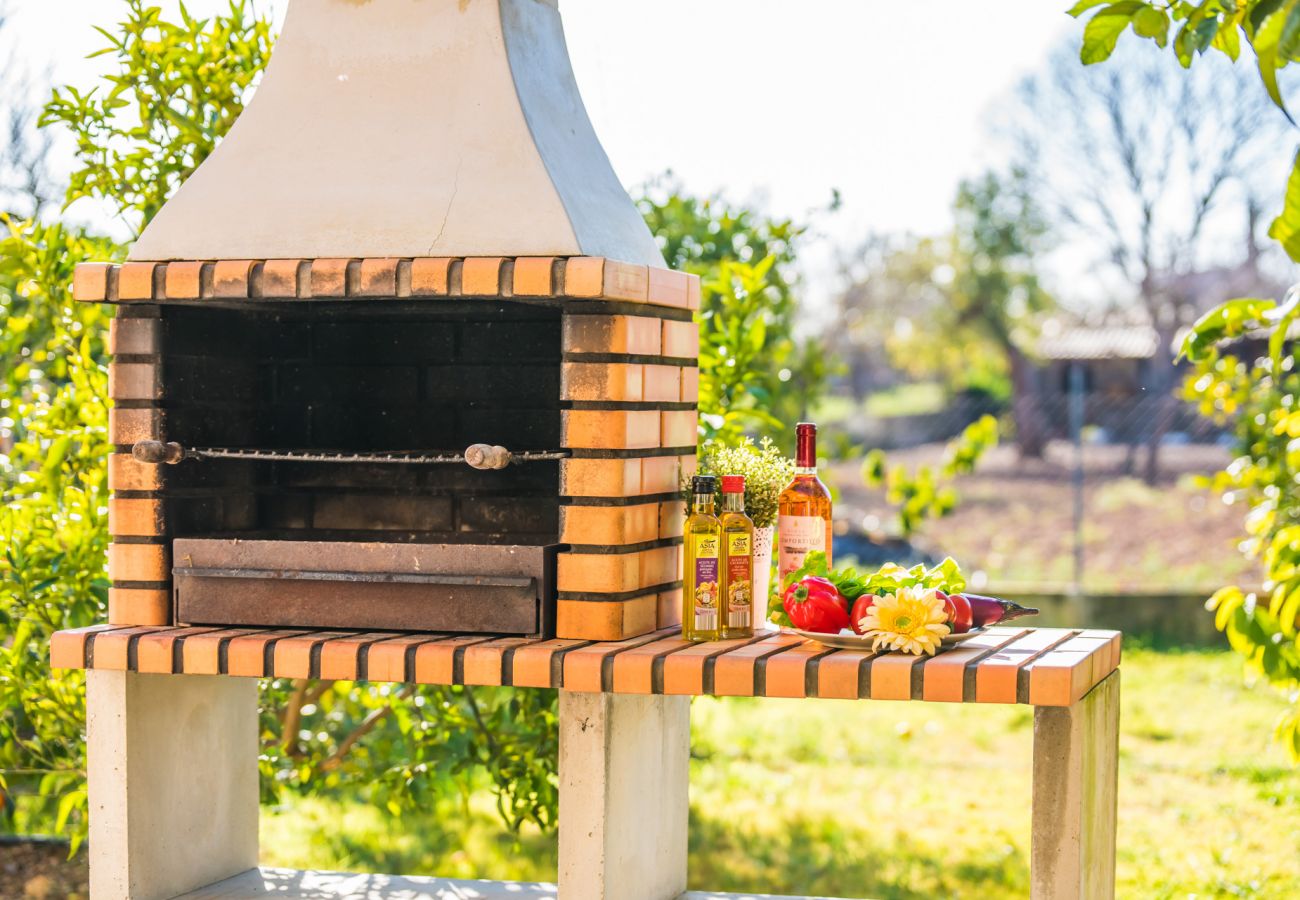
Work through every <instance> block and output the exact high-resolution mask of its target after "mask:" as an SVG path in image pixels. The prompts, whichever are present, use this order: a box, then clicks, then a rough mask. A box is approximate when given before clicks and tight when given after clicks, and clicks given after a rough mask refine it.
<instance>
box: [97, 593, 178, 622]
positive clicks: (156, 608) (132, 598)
mask: <svg viewBox="0 0 1300 900" xmlns="http://www.w3.org/2000/svg"><path fill="white" fill-rule="evenodd" d="M108 621H109V622H111V623H112V624H114V625H169V624H171V621H172V603H171V591H169V590H165V589H161V588H119V587H111V588H109V589H108Z"/></svg>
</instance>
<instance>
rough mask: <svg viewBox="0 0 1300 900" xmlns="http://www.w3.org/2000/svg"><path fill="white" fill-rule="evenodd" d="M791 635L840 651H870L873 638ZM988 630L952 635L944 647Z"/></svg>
mask: <svg viewBox="0 0 1300 900" xmlns="http://www.w3.org/2000/svg"><path fill="white" fill-rule="evenodd" d="M789 630H790V633H791V634H797V635H799V636H800V637H805V638H808V639H809V640H814V641H816V642H817V643H819V644H824V645H826V646H827V647H835V648H837V649H840V650H870V649H871V642H872V640H873V639H872V638H869V637H863V636H862V635H860V634H854V633H853V632H851V631H842V632H840V633H839V634H822V633H821V632H818V631H800V630H799V629H797V628H791V629H789ZM987 630H988V629H986V628H976V629H973V630H971V631H967V632H966V633H965V634H950V635H948V636H947V637H945V638H944V639H943V646H945V647H952V646H955V645H957V644H960V643H961V642H962V641H968V640H970V639H971V638H973V637H975V636H976V635H978V634H983V633H984V632H985V631H987Z"/></svg>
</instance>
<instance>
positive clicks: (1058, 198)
mask: <svg viewBox="0 0 1300 900" xmlns="http://www.w3.org/2000/svg"><path fill="white" fill-rule="evenodd" d="M1249 77H1250V76H1249V75H1248V74H1247V73H1244V72H1243V71H1242V69H1241V68H1240V67H1236V66H1233V65H1231V64H1228V63H1227V62H1220V61H1218V60H1214V61H1211V63H1210V64H1207V65H1203V66H1201V67H1198V68H1197V69H1196V70H1195V71H1193V72H1190V73H1184V72H1182V71H1180V69H1179V67H1178V64H1177V63H1176V62H1175V61H1173V60H1172V59H1167V58H1164V57H1162V56H1160V55H1158V54H1150V53H1144V52H1141V50H1140V48H1136V47H1134V48H1129V49H1124V48H1120V49H1119V50H1118V52H1117V53H1116V54H1115V57H1114V59H1113V60H1112V62H1111V64H1110V65H1107V66H1105V67H1096V68H1088V67H1084V66H1081V65H1079V60H1078V54H1077V47H1076V45H1075V44H1074V42H1073V41H1071V42H1068V43H1067V44H1064V45H1062V46H1060V47H1059V48H1058V49H1057V50H1055V51H1054V52H1053V53H1052V55H1051V56H1050V57H1049V59H1048V62H1047V65H1046V67H1045V68H1044V69H1043V70H1042V71H1041V72H1039V73H1037V74H1035V75H1032V76H1030V77H1029V78H1027V79H1026V80H1025V81H1024V82H1023V83H1022V84H1021V86H1020V88H1019V90H1018V91H1017V94H1016V97H1015V103H1013V104H1012V105H1011V106H1009V107H1008V109H1007V111H1006V114H1005V118H1004V119H1003V120H1002V121H1000V122H999V123H998V127H999V129H1000V130H1001V132H1002V134H1003V137H1004V141H1005V143H1006V145H1007V147H1008V148H1009V152H1010V153H1011V158H1012V160H1013V165H1014V166H1015V167H1016V168H1017V170H1018V171H1020V172H1022V173H1024V179H1025V189H1026V190H1027V191H1029V192H1031V193H1032V194H1033V196H1034V197H1035V198H1036V199H1037V202H1038V204H1039V206H1040V209H1041V210H1042V216H1043V220H1044V224H1045V225H1046V226H1047V227H1049V228H1051V229H1052V230H1053V231H1054V232H1055V234H1056V235H1058V239H1059V241H1060V242H1061V243H1062V244H1063V245H1068V246H1069V247H1070V250H1071V252H1073V253H1076V254H1086V256H1087V263H1088V265H1090V266H1092V267H1094V269H1095V272H1094V278H1095V279H1096V286H1095V287H1094V288H1093V289H1094V290H1099V291H1100V292H1101V293H1100V294H1099V296H1097V297H1094V298H1092V299H1093V301H1094V302H1095V303H1097V304H1099V305H1101V306H1103V307H1110V308H1111V309H1119V310H1123V311H1124V312H1125V318H1126V320H1127V321H1129V322H1133V323H1140V324H1143V325H1149V326H1150V327H1152V328H1153V329H1154V332H1155V338H1156V341H1155V345H1156V346H1155V353H1154V355H1153V356H1151V358H1150V359H1149V361H1148V363H1147V365H1146V367H1145V373H1144V377H1143V385H1142V387H1143V389H1144V390H1146V391H1147V392H1148V395H1149V396H1151V397H1153V398H1157V402H1156V403H1154V404H1153V409H1152V411H1151V416H1152V418H1153V427H1152V428H1150V429H1149V430H1148V434H1147V441H1146V443H1147V454H1146V461H1145V472H1144V474H1145V477H1146V479H1147V481H1148V482H1154V480H1155V478H1156V475H1157V473H1158V467H1159V455H1158V454H1159V448H1160V445H1161V443H1162V441H1163V439H1164V437H1165V435H1166V433H1167V432H1168V430H1169V427H1170V424H1171V422H1172V420H1173V415H1174V413H1175V411H1176V409H1177V400H1176V399H1175V398H1174V397H1173V391H1174V387H1175V381H1176V374H1175V371H1174V354H1175V352H1176V341H1177V337H1178V334H1179V331H1180V330H1181V329H1183V328H1186V327H1187V326H1188V325H1190V324H1191V323H1192V322H1193V321H1195V319H1196V318H1197V317H1198V316H1200V315H1201V314H1202V313H1204V312H1206V311H1207V310H1208V309H1209V308H1210V307H1211V306H1213V305H1214V304H1215V303H1217V302H1219V301H1220V300H1222V299H1223V298H1224V297H1228V296H1236V295H1242V294H1253V293H1257V292H1261V291H1265V290H1268V289H1273V288H1276V287H1277V283H1276V281H1274V280H1272V279H1271V278H1270V277H1269V274H1268V272H1267V271H1266V269H1265V266H1264V261H1263V260H1262V258H1261V253H1260V247H1259V237H1260V234H1259V224H1260V223H1259V210H1260V209H1261V208H1262V206H1263V200H1262V198H1263V197H1264V196H1265V192H1266V191H1267V190H1268V171H1269V166H1268V165H1266V163H1267V161H1268V160H1269V158H1270V156H1271V155H1272V151H1273V148H1274V147H1275V146H1276V141H1277V139H1278V136H1279V128H1278V123H1279V121H1280V117H1276V116H1270V115H1268V114H1267V113H1268V99H1267V97H1266V96H1265V95H1264V93H1263V92H1262V91H1260V90H1259V89H1258V88H1257V86H1255V85H1253V84H1251V83H1250V81H1249Z"/></svg>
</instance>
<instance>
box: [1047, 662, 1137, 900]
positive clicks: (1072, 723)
mask: <svg viewBox="0 0 1300 900" xmlns="http://www.w3.org/2000/svg"><path fill="white" fill-rule="evenodd" d="M1118 763H1119V672H1118V671H1116V672H1115V673H1114V674H1112V675H1111V676H1110V677H1109V678H1107V679H1106V680H1105V681H1103V682H1102V683H1101V684H1099V685H1097V686H1096V687H1095V688H1093V689H1092V691H1091V692H1090V693H1089V694H1088V696H1086V697H1084V698H1083V699H1082V700H1080V701H1079V702H1078V703H1076V704H1075V705H1074V706H1070V707H1060V706H1040V707H1037V708H1036V709H1035V710H1034V819H1033V836H1032V849H1031V859H1030V870H1031V880H1032V883H1033V889H1032V896H1033V898H1034V900H1067V898H1069V900H1076V898H1081V900H1111V898H1113V897H1114V896H1115V825H1116V782H1117V775H1118Z"/></svg>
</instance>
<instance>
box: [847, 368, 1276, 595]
mask: <svg viewBox="0 0 1300 900" xmlns="http://www.w3.org/2000/svg"><path fill="white" fill-rule="evenodd" d="M1065 388H1066V390H1062V391H1059V392H1057V393H1048V394H1045V395H1043V396H1040V397H1038V398H1036V399H1035V411H1036V413H1037V415H1038V423H1039V426H1040V428H1041V430H1042V432H1043V433H1044V434H1045V441H1044V446H1043V447H1042V452H1041V454H1031V455H1026V454H1022V453H1021V452H1020V450H1019V448H1018V447H1017V441H1016V434H1015V417H1014V416H1013V415H1012V412H1011V409H1010V405H1009V404H997V403H994V402H991V401H988V400H986V399H982V398H959V399H957V400H955V401H954V402H953V403H951V404H950V405H949V406H948V407H946V408H945V409H943V410H940V411H936V412H932V413H925V414H922V415H917V416H900V417H892V418H873V417H871V416H868V415H866V414H865V413H863V414H861V415H854V416H849V417H846V418H845V419H844V420H843V421H841V422H838V423H834V424H831V425H830V428H829V429H828V430H831V431H833V432H834V433H837V434H840V435H842V436H843V438H844V445H845V446H851V447H852V450H849V451H848V452H847V453H846V454H845V458H844V459H843V460H842V461H840V462H839V463H837V464H835V465H833V466H832V477H833V481H834V483H835V487H836V488H837V489H838V490H839V492H840V505H839V507H837V509H840V510H841V515H840V518H841V522H840V529H841V532H842V533H843V535H844V536H843V544H844V546H846V547H854V548H855V550H856V551H860V552H855V553H854V555H856V556H859V557H863V556H865V555H866V554H867V553H870V552H872V550H871V548H870V547H869V546H868V544H867V540H868V536H869V540H870V541H871V542H874V543H876V544H880V543H881V542H882V541H884V542H886V546H885V547H883V548H881V549H880V551H879V552H880V553H883V554H885V555H891V554H892V555H898V554H906V553H913V554H916V555H920V554H928V555H929V556H931V557H933V556H942V555H943V554H946V553H950V554H953V555H956V556H957V557H958V559H959V560H961V561H962V563H963V566H968V565H969V566H970V567H971V568H972V569H974V570H976V571H979V572H980V573H981V577H982V578H984V579H987V584H988V586H990V587H1003V588H1008V589H1009V587H1010V586H1012V585H1014V586H1015V587H1017V588H1023V589H1034V590H1037V589H1051V590H1060V591H1062V592H1066V593H1094V594H1095V593H1099V592H1120V593H1123V592H1126V591H1131V592H1135V593H1136V592H1139V591H1140V592H1143V593H1147V592H1150V591H1152V590H1173V591H1183V590H1186V591H1190V592H1197V593H1199V592H1204V591H1207V590H1212V589H1213V588H1215V587H1217V586H1219V585H1221V584H1224V583H1228V582H1231V581H1245V582H1246V583H1252V581H1251V579H1253V578H1257V576H1256V575H1254V574H1253V573H1254V571H1255V568H1254V567H1253V566H1252V565H1251V564H1250V563H1249V562H1248V561H1245V560H1244V559H1243V558H1242V556H1241V554H1240V552H1239V551H1238V549H1237V546H1236V545H1237V543H1238V542H1239V541H1240V540H1241V538H1242V537H1243V536H1244V532H1243V531H1242V516H1243V514H1244V510H1240V509H1234V508H1231V507H1229V506H1225V504H1224V503H1223V501H1222V498H1219V497H1216V496H1214V495H1212V494H1211V493H1210V492H1209V491H1208V490H1206V489H1205V488H1204V487H1201V486H1198V485H1197V483H1196V479H1197V476H1210V475H1212V474H1213V473H1214V472H1215V471H1216V470H1218V469H1220V468H1222V467H1223V466H1225V465H1227V464H1228V463H1229V462H1230V460H1231V456H1232V453H1231V435H1230V431H1229V428H1228V427H1227V426H1226V425H1225V424H1224V423H1217V422H1212V421H1209V420H1207V419H1205V418H1203V417H1201V416H1199V415H1198V414H1197V413H1196V412H1195V410H1194V409H1193V408H1192V407H1191V406H1189V405H1188V404H1186V403H1183V402H1182V401H1180V400H1179V399H1177V398H1176V397H1173V396H1163V397H1157V396H1152V395H1149V394H1145V393H1140V392H1139V393H1136V394H1130V395H1117V394H1114V393H1104V392H1100V391H1093V390H1088V385H1087V384H1086V383H1085V381H1084V379H1082V378H1080V377H1077V376H1076V377H1074V378H1071V379H1070V380H1069V381H1068V382H1067V384H1066V385H1065ZM985 414H992V415H995V416H996V417H997V418H998V419H999V422H1000V423H1001V425H1002V427H1001V429H1000V431H1001V445H1000V446H999V447H998V448H997V449H996V450H994V451H991V452H990V453H988V454H987V455H986V457H985V458H984V459H983V460H982V461H981V462H980V464H979V466H978V468H977V470H976V472H975V474H974V475H971V476H967V477H963V478H959V479H957V480H956V481H955V482H954V483H953V487H955V489H956V490H957V492H958V494H959V497H960V501H959V504H958V507H957V509H956V510H955V511H954V513H953V514H952V515H951V516H950V517H947V518H944V519H942V520H938V521H931V522H927V523H925V524H924V525H923V526H922V527H921V528H920V529H919V531H918V532H917V533H916V534H915V535H913V536H906V537H908V538H909V539H910V542H911V544H912V545H914V546H907V545H904V546H903V547H902V548H900V547H899V546H898V545H897V542H898V537H899V535H898V534H897V528H896V527H893V523H892V521H891V506H890V504H889V502H888V499H887V498H886V497H885V496H884V494H883V492H881V491H879V490H872V489H869V488H866V487H864V486H863V484H862V481H861V477H860V475H859V473H858V470H857V465H856V461H857V459H858V458H860V454H861V452H863V451H865V450H868V449H872V448H880V449H883V450H885V451H886V452H887V457H888V459H889V460H890V462H891V463H893V464H902V465H905V466H909V467H912V468H915V467H917V466H921V465H931V466H932V467H934V468H938V466H939V465H940V464H941V462H942V459H943V454H944V447H945V443H946V442H947V441H949V440H950V439H951V438H953V437H954V436H956V435H957V434H959V433H960V432H961V430H962V429H963V428H964V427H966V426H967V425H968V424H970V423H971V422H973V421H975V420H976V419H978V418H979V417H980V416H982V415H985ZM863 561H864V562H867V560H866V559H865V558H864V559H863Z"/></svg>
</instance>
